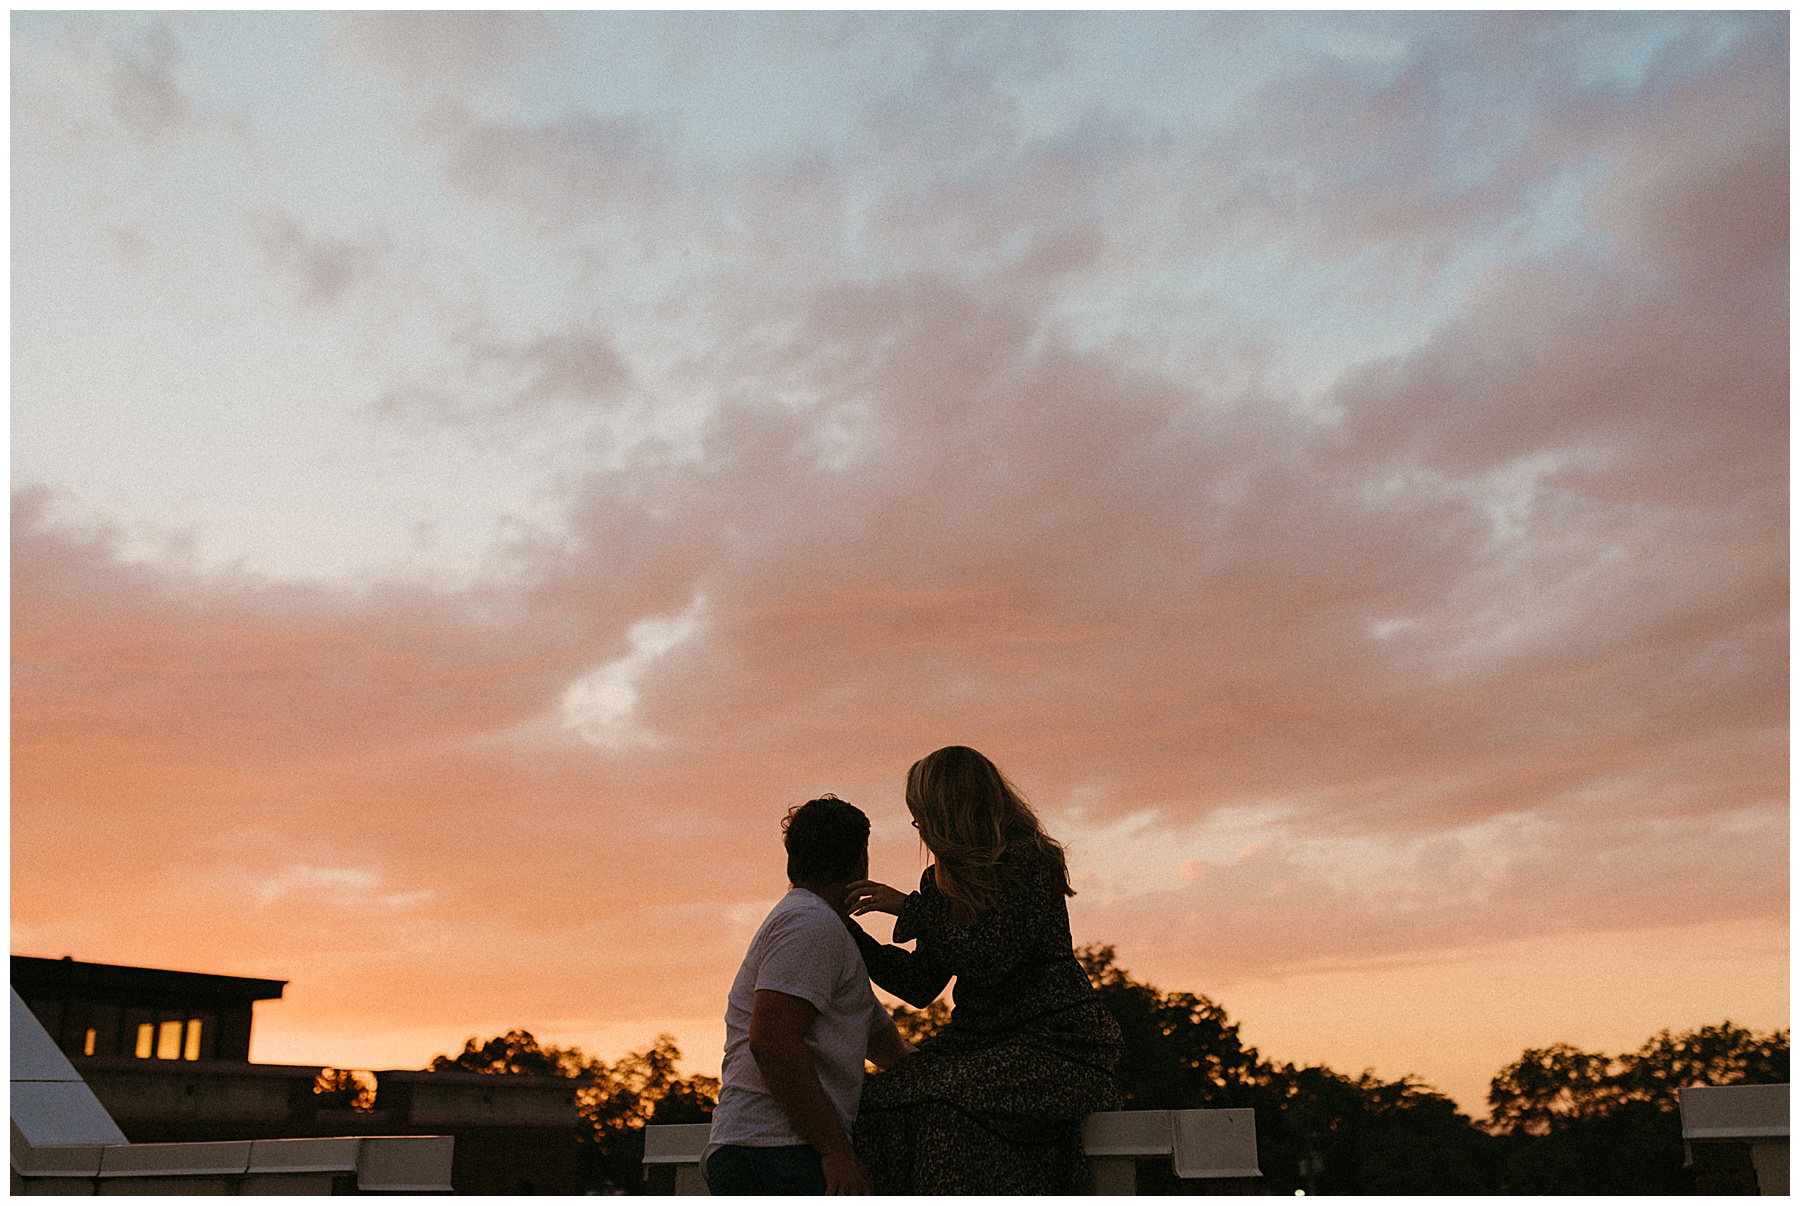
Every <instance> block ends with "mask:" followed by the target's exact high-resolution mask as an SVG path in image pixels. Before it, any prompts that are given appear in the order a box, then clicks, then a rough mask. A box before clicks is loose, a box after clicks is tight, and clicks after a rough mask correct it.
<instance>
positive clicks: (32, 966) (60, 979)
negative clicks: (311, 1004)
mask: <svg viewBox="0 0 1800 1206" xmlns="http://www.w3.org/2000/svg"><path fill="white" fill-rule="evenodd" d="M12 983H13V987H15V988H19V987H21V986H23V987H24V988H26V989H35V988H39V987H43V988H49V987H56V988H62V989H90V990H99V991H103V992H109V991H110V992H121V991H128V992H158V993H175V994H188V995H192V996H210V997H234V998H237V999H239V1000H243V1001H269V1000H275V999H278V998H279V997H280V996H281V994H282V991H283V990H284V989H285V988H286V987H287V981H286V980H264V979H258V978H256V977H252V976H223V975H217V974H215V973H212V972H189V971H174V970H172V969H169V968H163V967H134V966H131V965H129V964H123V963H84V962H82V961H80V960H76V959H42V958H39V957H37V956H35V955H14V956H13V957H12Z"/></svg>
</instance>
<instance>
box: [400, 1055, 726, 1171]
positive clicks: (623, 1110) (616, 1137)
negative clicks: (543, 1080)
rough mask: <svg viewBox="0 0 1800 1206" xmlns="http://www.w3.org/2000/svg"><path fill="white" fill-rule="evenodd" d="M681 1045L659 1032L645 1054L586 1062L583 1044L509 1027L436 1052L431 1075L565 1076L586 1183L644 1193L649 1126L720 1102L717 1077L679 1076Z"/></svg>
mask: <svg viewBox="0 0 1800 1206" xmlns="http://www.w3.org/2000/svg"><path fill="white" fill-rule="evenodd" d="M680 1062H681V1049H680V1048H679V1047H677V1046H676V1045H675V1039H674V1038H673V1037H672V1036H670V1035H667V1034H659V1035H657V1036H656V1041H655V1042H654V1043H652V1044H651V1046H650V1048H649V1050H647V1051H633V1052H630V1053H628V1054H626V1055H625V1056H623V1057H621V1058H620V1059H619V1060H618V1061H617V1062H615V1063H610V1064H609V1063H607V1062H606V1061H605V1060H602V1059H589V1058H588V1057H586V1056H585V1055H583V1054H582V1051H581V1049H580V1048H579V1047H556V1046H545V1045H543V1044H541V1043H539V1042H538V1041H537V1039H536V1038H535V1037H534V1036H533V1035H532V1033H531V1032H530V1031H529V1030H509V1031H507V1032H506V1033H505V1034H503V1035H500V1036H498V1037H495V1038H491V1039H488V1040H487V1041H486V1042H482V1041H480V1040H478V1039H476V1038H470V1039H469V1040H468V1041H467V1042H465V1043H464V1044H463V1049H462V1052H461V1053H460V1054H458V1055H455V1056H450V1055H438V1056H434V1057H432V1060H431V1064H430V1070H431V1071H433V1072H445V1071H460V1072H478V1073H481V1074H483V1075H489V1076H560V1077H566V1078H570V1079H573V1080H577V1081H579V1082H581V1083H580V1085H579V1087H578V1088H577V1089H576V1092H575V1100H576V1109H577V1110H578V1112H579V1114H580V1116H581V1119H582V1124H583V1127H582V1136H581V1138H582V1142H583V1143H584V1144H586V1145H590V1146H589V1147H588V1150H587V1152H586V1153H585V1156H584V1159H583V1161H582V1165H583V1180H584V1181H585V1182H587V1183H588V1187H589V1188H593V1189H610V1190H615V1191H617V1192H621V1193H642V1192H643V1186H644V1176H643V1160H644V1133H643V1132H644V1127H646V1126H648V1125H651V1124H652V1123H671V1122H705V1121H706V1120H707V1119H708V1118H709V1117H711V1116H712V1111H713V1106H714V1105H715V1104H717V1102H718V1100H719V1081H718V1078H716V1077H712V1076H701V1075H694V1076H681V1075H680V1074H679V1073H678V1072H677V1070H676V1069H677V1065H679V1064H680Z"/></svg>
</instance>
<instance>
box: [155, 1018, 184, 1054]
mask: <svg viewBox="0 0 1800 1206" xmlns="http://www.w3.org/2000/svg"><path fill="white" fill-rule="evenodd" d="M156 1058H157V1059H180V1058H181V1023H180V1022H164V1023H163V1024H162V1025H161V1026H159V1027H157V1029H156Z"/></svg>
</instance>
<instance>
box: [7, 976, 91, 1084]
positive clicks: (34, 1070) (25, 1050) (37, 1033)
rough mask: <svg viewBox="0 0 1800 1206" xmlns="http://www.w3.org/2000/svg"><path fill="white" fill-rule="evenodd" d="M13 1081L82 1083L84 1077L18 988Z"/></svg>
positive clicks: (14, 1007) (15, 991)
mask: <svg viewBox="0 0 1800 1206" xmlns="http://www.w3.org/2000/svg"><path fill="white" fill-rule="evenodd" d="M12 1079H13V1080H15V1081H20V1080H53V1081H65V1082H66V1081H80V1080H81V1073H79V1072H77V1071H75V1065H74V1064H72V1063H70V1062H69V1057H68V1056H66V1055H64V1054H63V1053H62V1050H61V1048H59V1047H58V1046H57V1045H56V1042H55V1040H54V1039H52V1038H51V1037H50V1034H49V1032H48V1031H46V1030H45V1029H44V1024H43V1023H42V1022H40V1021H38V1017H37V1014H35V1013H33V1012H31V1007H30V1006H29V1005H27V1004H25V1002H24V1001H23V1000H21V999H20V997H19V990H18V989H16V988H15V989H13V990H12Z"/></svg>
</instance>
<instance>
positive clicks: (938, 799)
mask: <svg viewBox="0 0 1800 1206" xmlns="http://www.w3.org/2000/svg"><path fill="white" fill-rule="evenodd" d="M906 807H907V808H908V809H909V810H911V812H912V814H913V819H914V820H915V821H917V822H918V824H919V836H920V837H921V838H923V839H924V840H925V845H926V846H928V847H930V849H931V853H932V854H933V855H935V856H936V857H937V884H938V888H939V889H940V890H941V891H942V892H943V893H944V895H945V896H948V897H949V898H950V901H951V903H952V904H953V905H959V906H961V911H962V912H964V913H965V914H972V915H976V916H979V915H980V914H982V913H986V912H987V911H988V910H990V909H992V908H993V907H994V906H995V905H996V904H998V903H999V901H1000V897H1001V895H1002V894H1003V893H1004V892H1005V891H1007V890H1008V889H1011V888H1013V887H1015V886H1016V882H1015V880H1016V878H1017V877H1019V876H1021V875H1023V874H1025V873H1026V868H1025V867H1023V866H1020V865H1019V863H1018V861H1016V860H1015V861H1014V862H1013V863H1012V864H1011V865H1008V866H1002V864H1001V858H1002V856H1003V855H1005V854H1006V853H1007V852H1008V851H1009V850H1029V851H1034V852H1036V853H1037V854H1039V855H1040V856H1041V857H1040V858H1039V859H1035V860H1030V861H1032V862H1036V863H1040V864H1041V865H1042V866H1043V867H1044V868H1045V869H1046V870H1048V872H1049V873H1050V874H1051V875H1052V876H1053V880H1052V882H1053V883H1055V884H1056V886H1057V887H1058V888H1060V889H1061V890H1062V892H1063V894H1064V895H1066V896H1073V895H1075V889H1073V888H1071V887H1070V886H1069V865H1068V859H1067V858H1066V857H1065V856H1064V854H1063V848H1062V843H1060V842H1058V841H1057V840H1056V839H1055V838H1053V837H1051V836H1050V835H1049V834H1047V833H1045V832H1044V829H1043V826H1041V825H1039V824H1038V819H1037V815H1036V814H1035V813H1033V812H1032V811H1031V806H1030V805H1029V804H1027V803H1026V802H1025V797H1023V796H1022V795H1020V794H1019V789H1018V788H1016V787H1014V786H1013V785H1012V784H1011V783H1009V782H1007V780H1006V776H1005V775H1002V774H1001V773H1000V768H999V767H997V766H995V765H994V764H993V763H992V762H990V761H988V760H987V759H986V758H985V757H983V756H982V755H981V754H979V753H977V752H976V751H975V750H972V749H970V748H969V747H968V746H966V745H947V746H945V747H944V748H943V749H941V750H937V751H936V752H934V753H931V754H927V755H926V756H925V757H923V758H921V759H919V760H918V761H917V762H915V763H913V765H912V769H911V770H910V771H908V772H907V773H906Z"/></svg>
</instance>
